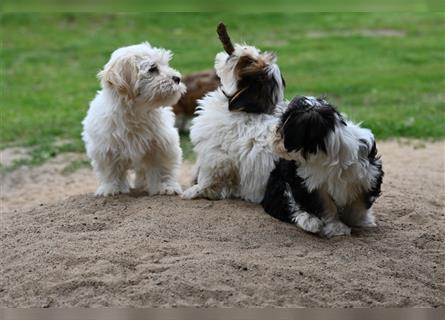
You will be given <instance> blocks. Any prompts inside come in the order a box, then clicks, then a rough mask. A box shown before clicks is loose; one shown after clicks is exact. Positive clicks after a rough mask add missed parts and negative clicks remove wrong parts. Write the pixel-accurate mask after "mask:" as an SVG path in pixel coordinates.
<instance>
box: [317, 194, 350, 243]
mask: <svg viewBox="0 0 445 320" xmlns="http://www.w3.org/2000/svg"><path fill="white" fill-rule="evenodd" d="M320 196H321V201H322V203H323V217H322V221H323V223H324V226H323V228H322V229H321V232H320V234H321V235H322V236H325V237H327V238H332V237H334V236H347V235H350V234H351V228H349V227H348V226H347V225H346V224H344V223H343V222H342V221H341V220H340V218H339V215H338V209H337V206H336V204H335V203H334V201H333V200H332V198H331V197H330V196H329V194H328V193H327V192H325V191H321V192H320Z"/></svg>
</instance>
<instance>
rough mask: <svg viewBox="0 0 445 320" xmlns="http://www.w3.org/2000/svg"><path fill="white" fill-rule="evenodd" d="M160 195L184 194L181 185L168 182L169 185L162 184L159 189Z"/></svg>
mask: <svg viewBox="0 0 445 320" xmlns="http://www.w3.org/2000/svg"><path fill="white" fill-rule="evenodd" d="M158 194H160V195H169V196H171V195H175V194H182V189H181V186H180V185H179V184H178V183H173V184H168V185H161V187H160V189H159V193H158Z"/></svg>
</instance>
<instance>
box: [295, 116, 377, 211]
mask: <svg viewBox="0 0 445 320" xmlns="http://www.w3.org/2000/svg"><path fill="white" fill-rule="evenodd" d="M359 139H364V140H366V141H367V144H368V146H369V147H371V146H372V144H373V141H374V136H373V134H372V133H371V131H370V130H369V129H365V128H360V127H359V126H358V125H356V124H354V123H353V122H351V121H347V126H337V127H336V129H335V131H334V132H333V133H331V134H330V135H329V136H328V137H327V139H326V149H327V152H326V153H324V152H317V153H316V154H311V155H309V159H308V160H307V161H305V160H304V159H300V162H301V165H300V166H299V168H298V175H299V176H300V177H301V178H303V179H304V180H305V185H306V187H307V189H308V190H309V191H313V190H316V189H321V188H325V189H326V191H327V193H328V194H329V195H330V196H331V197H332V199H333V200H334V202H335V203H336V205H337V206H339V207H344V206H346V205H348V204H350V203H352V202H353V201H354V200H355V199H356V197H357V195H358V194H360V193H361V192H363V191H364V190H369V189H371V182H372V181H373V179H374V177H375V176H376V175H377V172H374V171H373V169H374V167H372V166H370V163H369V161H368V158H367V154H366V155H363V157H360V152H359V147H360V141H359Z"/></svg>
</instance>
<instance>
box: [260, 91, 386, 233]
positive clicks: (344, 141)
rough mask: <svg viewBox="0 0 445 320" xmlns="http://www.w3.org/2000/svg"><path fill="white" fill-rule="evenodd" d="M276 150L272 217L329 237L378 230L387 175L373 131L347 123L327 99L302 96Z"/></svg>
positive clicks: (268, 206) (276, 139)
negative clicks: (377, 206)
mask: <svg viewBox="0 0 445 320" xmlns="http://www.w3.org/2000/svg"><path fill="white" fill-rule="evenodd" d="M272 145H273V148H274V150H275V152H276V153H277V154H278V155H279V156H280V157H281V159H280V160H279V161H278V162H277V166H276V168H275V169H274V170H273V172H272V173H271V175H270V179H269V181H268V184H267V191H266V194H265V196H264V199H263V201H262V205H263V207H264V209H265V211H266V212H268V213H269V214H270V215H272V216H274V217H276V218H278V219H280V220H283V221H287V222H291V223H295V224H296V225H298V226H299V227H300V228H302V229H304V230H306V231H308V232H313V233H320V234H322V235H324V236H326V237H332V236H337V235H348V234H350V232H351V229H350V227H351V226H359V227H372V226H375V219H374V214H373V212H372V210H371V206H372V204H373V203H374V201H375V200H376V198H377V197H378V196H379V195H380V186H381V184H382V178H383V171H382V162H381V160H380V159H379V157H378V156H377V148H376V144H375V140H374V136H373V135H372V133H371V131H370V130H369V129H364V128H361V127H360V126H359V125H357V124H354V123H352V122H351V121H345V120H344V119H343V117H342V116H341V115H340V113H338V112H337V111H336V109H335V108H334V107H333V106H331V105H330V104H329V103H328V102H326V101H325V100H323V99H316V98H313V97H296V98H295V99H294V100H292V102H291V103H290V105H289V107H288V109H287V111H286V112H285V113H284V114H283V115H282V117H281V121H280V123H279V124H278V126H277V128H276V131H275V133H274V135H273V141H272Z"/></svg>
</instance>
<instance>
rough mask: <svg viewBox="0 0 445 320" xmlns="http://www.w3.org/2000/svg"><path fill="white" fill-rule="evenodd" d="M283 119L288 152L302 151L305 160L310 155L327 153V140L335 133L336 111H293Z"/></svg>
mask: <svg viewBox="0 0 445 320" xmlns="http://www.w3.org/2000/svg"><path fill="white" fill-rule="evenodd" d="M283 119H284V120H285V121H284V124H283V131H282V132H283V136H284V147H285V148H286V150H287V151H288V152H291V151H299V150H301V152H302V155H303V157H304V158H307V156H308V154H310V153H312V154H315V153H317V152H319V151H320V152H326V142H325V140H326V138H327V136H328V134H329V133H331V132H333V131H335V123H336V119H335V110H334V109H332V108H330V107H327V108H322V109H317V110H316V109H311V110H309V111H307V110H292V111H290V112H289V113H285V114H284V115H283Z"/></svg>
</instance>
